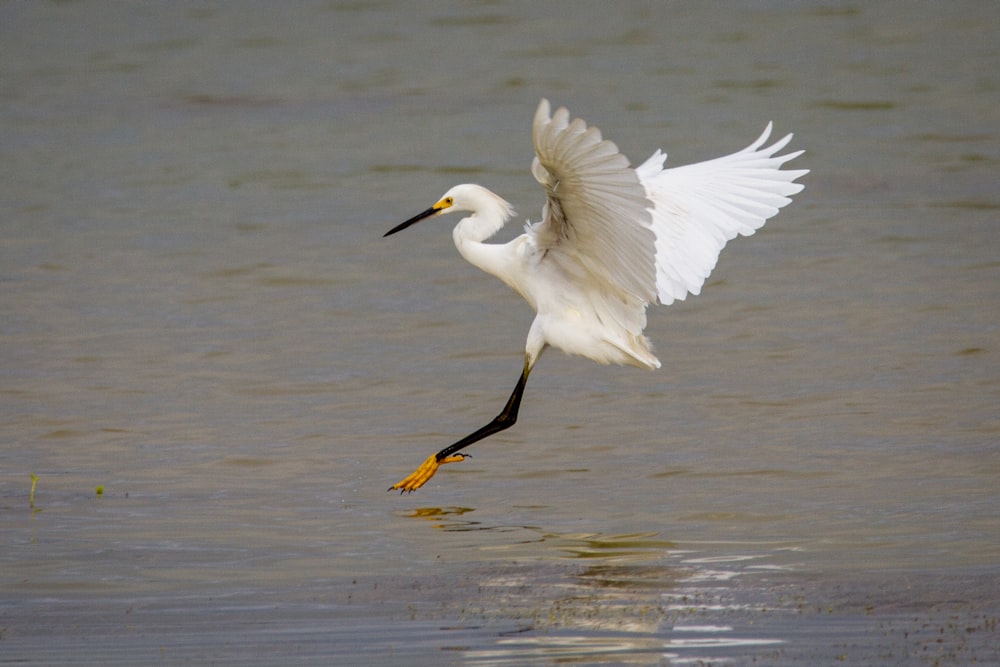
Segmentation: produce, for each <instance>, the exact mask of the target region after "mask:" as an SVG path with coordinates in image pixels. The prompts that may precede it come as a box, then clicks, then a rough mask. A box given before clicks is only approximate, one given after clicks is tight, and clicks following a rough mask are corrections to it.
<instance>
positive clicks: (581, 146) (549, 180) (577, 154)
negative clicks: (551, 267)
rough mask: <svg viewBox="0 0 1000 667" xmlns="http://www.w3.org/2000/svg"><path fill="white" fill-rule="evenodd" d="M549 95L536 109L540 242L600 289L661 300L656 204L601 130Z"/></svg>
mask: <svg viewBox="0 0 1000 667" xmlns="http://www.w3.org/2000/svg"><path fill="white" fill-rule="evenodd" d="M549 109H550V107H549V103H548V100H544V99H543V100H542V102H541V104H539V105H538V111H536V112H535V120H534V124H533V126H532V135H533V139H534V144H535V154H536V157H535V159H534V161H533V163H532V165H531V171H532V173H533V174H534V176H535V178H536V179H537V180H538V182H539V183H541V184H542V186H543V187H544V188H545V194H546V197H547V201H546V205H545V212H544V215H543V219H542V221H541V222H539V223H537V224H535V225H533V226H531V227H530V228H529V233H530V234H531V235H532V237H533V239H534V241H535V244H536V247H537V248H538V250H539V251H540V252H541V253H544V254H546V255H547V261H555V262H557V263H558V264H559V265H560V266H562V267H564V268H565V269H566V270H570V271H574V272H576V273H579V272H580V270H581V269H582V270H583V271H584V272H585V275H583V276H580V277H581V278H582V279H586V280H588V281H589V282H591V284H592V285H593V287H594V288H595V291H598V292H600V293H602V294H604V295H607V296H613V297H615V298H616V299H618V300H621V302H628V303H629V304H630V305H631V306H633V307H632V308H630V310H635V309H636V308H635V307H638V310H639V311H640V312H639V313H635V314H636V315H638V316H639V317H640V318H641V320H642V321H641V323H639V322H635V323H633V325H632V326H630V327H629V328H630V329H631V328H634V327H635V326H638V327H639V331H641V330H642V326H644V324H645V316H644V308H645V305H646V304H647V303H650V302H654V301H655V300H656V271H655V263H654V251H655V247H654V241H655V236H654V234H653V230H652V228H651V224H652V216H651V214H650V211H649V209H650V207H651V204H650V202H649V200H648V199H647V198H646V191H645V189H644V188H643V186H642V184H641V183H640V182H639V178H638V175H637V174H636V172H635V170H634V169H632V168H631V167H630V166H629V162H628V159H627V158H626V157H625V156H624V155H622V154H621V153H619V152H618V147H617V146H615V144H614V143H612V142H610V141H606V140H604V139H602V138H601V131H600V130H598V129H597V128H596V127H587V124H586V123H585V122H584V121H583V120H581V119H579V118H577V119H575V120H573V121H572V122H570V116H569V111H567V110H566V109H565V108H560V109H558V110H557V111H556V112H555V115H554V116H550V115H549Z"/></svg>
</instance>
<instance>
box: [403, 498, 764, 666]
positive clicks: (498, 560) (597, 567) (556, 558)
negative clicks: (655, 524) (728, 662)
mask: <svg viewBox="0 0 1000 667" xmlns="http://www.w3.org/2000/svg"><path fill="white" fill-rule="evenodd" d="M474 512H475V509H474V508H470V507H459V506H449V507H421V508H415V509H411V510H407V511H401V512H399V515H400V516H404V517H407V518H413V519H421V520H424V521H427V522H429V524H430V525H432V526H433V528H435V529H437V530H442V531H446V532H457V533H467V532H470V531H499V532H505V533H512V535H510V536H509V539H506V540H499V542H500V543H497V542H496V541H493V542H491V543H489V544H483V545H481V546H480V547H479V548H478V550H477V554H476V555H474V556H473V555H472V554H469V555H470V559H471V560H472V561H473V562H469V563H467V565H468V570H467V571H466V574H465V576H464V577H462V579H461V581H456V580H454V579H452V581H451V585H450V586H449V587H448V589H447V593H443V594H444V595H445V596H446V597H448V598H449V601H450V602H451V603H454V604H458V605H459V606H460V607H461V608H462V610H463V619H464V621H465V622H466V623H468V622H470V621H475V622H476V623H477V624H478V623H482V625H481V626H480V625H477V626H476V627H477V628H478V627H483V628H485V627H494V628H495V627H497V626H499V628H500V629H501V631H500V632H498V633H497V634H492V635H484V636H482V637H479V638H478V641H477V640H472V641H469V642H468V643H467V644H466V645H465V647H464V657H465V659H466V660H467V661H468V662H469V664H477V663H478V662H479V661H483V662H484V663H486V662H488V663H490V664H536V663H540V662H544V663H545V664H549V662H548V661H550V660H560V661H570V662H572V661H590V660H593V659H595V658H597V657H600V658H601V659H612V656H614V657H616V658H619V659H620V658H624V657H625V656H628V658H629V660H630V661H634V660H638V661H639V662H647V661H651V662H654V663H655V662H657V661H659V660H660V659H662V658H663V657H664V656H668V655H669V656H671V657H675V658H681V657H684V658H686V659H694V660H697V659H702V658H705V659H708V658H709V657H710V654H703V653H702V651H703V650H705V649H706V648H707V649H709V650H710V651H712V652H718V651H722V654H723V655H725V652H726V651H731V652H734V653H733V655H736V653H735V652H738V651H740V650H746V648H748V647H751V646H762V645H766V646H772V645H775V644H780V643H782V640H781V639H780V638H778V637H776V636H775V635H774V634H759V633H757V632H756V631H754V630H753V623H752V621H753V619H751V618H749V617H748V618H745V619H741V620H743V621H745V623H744V624H743V625H744V626H745V627H744V628H739V629H735V630H734V627H733V619H732V618H730V619H729V620H728V621H727V623H723V622H721V619H722V617H724V616H726V615H727V614H729V615H732V614H744V615H745V611H744V607H743V606H742V605H741V604H738V603H736V602H734V601H733V600H731V597H732V589H733V586H734V585H735V583H736V579H738V578H741V577H742V576H743V575H744V574H748V572H749V570H748V569H747V563H748V561H747V558H748V557H747V556H746V555H738V554H733V555H732V558H731V559H726V558H721V557H720V558H712V559H705V558H697V557H696V556H702V557H703V556H705V554H703V553H702V554H697V553H693V552H692V551H690V550H688V549H684V548H681V547H680V546H678V544H677V543H676V542H675V541H673V540H669V539H665V538H664V537H662V536H661V535H660V534H659V533H657V532H636V533H628V534H618V535H609V534H601V533H569V532H565V533H559V532H554V531H552V530H546V529H542V528H540V527H537V526H526V525H513V524H511V525H503V524H494V523H491V522H488V521H478V520H476V519H474V518H473V516H471V515H473V513H474ZM484 555H486V556H487V558H485V559H483V558H482V556H484ZM751 560H753V559H752V558H751ZM751 567H752V566H751ZM455 596H457V598H460V600H459V601H456V599H457V598H456V599H451V598H453V597H455ZM505 626H509V627H506V629H504V628H505ZM470 627H471V626H470ZM714 657H719V654H718V653H716V654H715V656H714ZM491 661H493V662H491Z"/></svg>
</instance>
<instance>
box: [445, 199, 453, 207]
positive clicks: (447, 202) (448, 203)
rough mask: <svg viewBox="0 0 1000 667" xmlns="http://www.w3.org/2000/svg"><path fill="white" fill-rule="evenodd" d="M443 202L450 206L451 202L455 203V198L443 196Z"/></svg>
mask: <svg viewBox="0 0 1000 667" xmlns="http://www.w3.org/2000/svg"><path fill="white" fill-rule="evenodd" d="M444 203H445V204H447V205H448V206H451V205H452V204H454V203H455V199H454V198H453V197H445V198H444Z"/></svg>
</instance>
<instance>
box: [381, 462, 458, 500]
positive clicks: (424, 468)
mask: <svg viewBox="0 0 1000 667" xmlns="http://www.w3.org/2000/svg"><path fill="white" fill-rule="evenodd" d="M464 460H465V454H453V455H452V456H446V457H445V458H443V459H441V460H440V461H438V458H437V454H431V455H430V456H429V457H428V458H427V460H426V461H424V462H423V463H421V464H420V467H419V468H417V469H416V470H414V471H413V472H412V473H410V476H409V477H407V478H406V479H404V480H403V481H401V482H398V483H396V484H393V485H392V486H390V487H389V491H395V490H397V489H399V492H400V493H401V494H402V493H413V492H414V491H416V490H417V489H419V488H420V487H421V486H423V485H424V484H426V483H427V480H429V479H430V478H431V477H433V476H434V473H436V472H437V470H438V467H439V466H442V465H444V464H445V463H457V462H458V461H464Z"/></svg>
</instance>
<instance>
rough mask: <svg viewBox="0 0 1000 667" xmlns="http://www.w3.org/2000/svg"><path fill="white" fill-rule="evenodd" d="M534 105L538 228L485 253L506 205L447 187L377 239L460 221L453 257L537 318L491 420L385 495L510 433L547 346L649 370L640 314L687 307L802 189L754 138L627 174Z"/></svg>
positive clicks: (506, 214) (614, 154) (592, 141)
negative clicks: (439, 218) (736, 242)
mask: <svg viewBox="0 0 1000 667" xmlns="http://www.w3.org/2000/svg"><path fill="white" fill-rule="evenodd" d="M549 109H550V108H549V103H548V101H547V100H544V99H543V100H542V101H541V104H539V105H538V111H537V112H536V113H535V119H534V123H533V125H532V137H533V140H534V145H535V154H536V155H535V158H534V161H533V162H532V165H531V173H532V174H534V176H535V179H537V180H538V182H539V183H541V185H542V187H543V188H544V189H545V197H546V202H545V206H544V208H543V209H542V219H541V221H540V222H536V223H533V224H532V223H530V222H529V223H528V224H527V225H526V227H525V233H524V234H522V235H521V236H518V237H517V238H515V239H514V240H513V241H510V242H509V243H503V244H496V243H493V244H488V243H484V241H486V240H487V239H489V238H490V237H491V236H493V235H494V234H495V233H496V232H497V231H499V230H500V228H501V227H503V225H504V223H506V222H507V220H508V219H509V218H510V217H511V216H512V215H513V213H514V211H513V209H512V207H511V205H510V204H508V203H507V202H506V201H504V200H503V199H502V198H500V197H499V196H497V195H495V194H493V193H492V192H490V191H489V190H487V189H486V188H484V187H481V186H479V185H471V184H464V185H456V186H455V187H453V188H451V189H450V190H448V191H447V192H446V193H444V196H443V197H441V199H440V200H438V202H437V203H436V204H434V205H433V206H431V207H430V208H429V209H427V210H426V211H424V212H423V213H420V214H418V215H416V216H414V217H412V218H410V219H409V220H407V221H406V222H403V223H402V224H400V225H397V226H396V227H394V228H393V229H391V230H389V231H388V232H387V233H386V234H385V236H389V235H390V234H395V233H396V232H399V231H401V230H403V229H406V228H407V227H409V226H410V225H413V224H414V223H417V222H419V221H421V220H424V219H426V218H430V217H433V216H436V215H441V214H444V213H452V212H454V211H466V212H469V213H471V215H469V216H468V217H465V218H462V219H461V220H460V221H459V222H458V224H457V225H456V226H455V229H454V232H453V233H452V236H453V238H454V240H455V246H456V247H457V248H458V252H459V253H461V255H462V256H463V257H464V258H465V259H466V260H468V261H469V262H471V263H472V264H474V265H475V266H477V267H479V268H480V269H482V270H483V271H485V272H487V273H490V274H493V275H494V276H496V277H497V278H499V279H500V280H502V281H503V282H505V283H507V285H509V286H510V287H512V288H513V289H514V290H515V291H516V292H517V293H518V294H520V295H521V296H522V297H524V299H525V300H526V301H527V302H528V303H529V304H531V306H532V307H533V308H534V309H535V312H536V316H535V319H534V321H533V322H532V323H531V328H530V329H529V330H528V340H527V343H526V344H525V350H524V366H523V368H522V370H521V377H520V378H519V379H518V381H517V385H516V386H515V387H514V391H513V393H512V394H511V395H510V398H509V399H508V400H507V404H506V405H504V407H503V410H501V411H500V414H498V415H497V416H496V417H495V418H494V419H493V421H491V422H490V423H488V424H486V425H485V426H483V427H482V428H480V429H479V430H477V431H475V432H473V433H471V434H469V435H467V436H466V437H464V438H462V439H461V440H459V441H458V442H456V443H454V444H453V445H451V446H449V447H446V448H444V449H442V450H441V451H440V452H438V453H436V454H434V455H432V456H430V457H429V458H428V459H427V460H426V461H424V462H423V464H421V465H420V467H418V468H417V469H416V470H415V471H414V472H413V474H411V475H410V476H408V477H406V478H405V479H403V480H402V481H400V482H399V483H397V484H393V485H392V486H391V487H389V490H390V491H393V490H399V491H400V493H402V492H412V491H414V490H416V489H418V488H420V487H421V486H423V485H424V484H425V483H426V482H427V480H429V479H430V478H431V477H432V476H433V475H434V473H435V472H437V469H438V467H439V466H440V465H442V464H445V463H453V462H456V461H462V460H463V459H464V458H465V456H466V455H465V454H460V453H459V450H461V449H464V448H465V447H468V446H469V445H471V444H472V443H474V442H477V441H479V440H482V439H483V438H485V437H487V436H490V435H492V434H494V433H497V432H498V431H502V430H504V429H506V428H509V427H510V426H512V425H513V424H514V422H515V421H516V420H517V412H518V408H519V407H520V404H521V397H522V395H523V394H524V387H525V384H526V383H527V381H528V375H529V374H530V373H531V369H532V368H534V366H535V363H536V362H537V361H538V358H539V357H540V356H541V354H542V352H544V351H545V349H546V348H547V347H550V346H551V347H555V348H558V349H560V350H562V351H563V352H566V353H569V354H576V355H580V356H583V357H587V358H588V359H593V360H594V361H596V362H598V363H601V364H612V363H614V364H629V365H632V366H638V367H640V368H650V369H652V368H659V366H660V361H659V360H658V359H657V358H656V356H655V355H654V354H653V350H652V347H651V345H650V342H649V340H648V339H647V338H646V337H645V336H644V335H643V329H645V327H646V306H647V305H649V304H650V303H657V302H658V303H661V304H664V305H668V304H670V303H672V302H673V301H674V299H684V298H685V297H686V296H687V294H688V293H690V294H698V293H699V292H700V291H701V287H702V284H703V283H704V282H705V279H706V278H707V277H708V274H709V273H710V272H711V271H712V269H713V268H715V263H716V260H717V259H718V256H719V253H720V252H721V251H722V248H723V246H725V245H726V242H727V241H729V240H730V239H732V238H734V237H735V236H737V235H738V234H739V235H744V236H749V235H750V234H753V233H754V231H756V230H757V229H759V228H760V227H761V225H763V224H764V222H765V221H766V220H767V219H768V218H770V217H771V216H773V215H775V214H776V213H777V212H778V209H780V208H781V207H783V206H785V205H786V204H788V203H789V202H790V201H791V199H789V197H790V196H791V195H793V194H795V193H797V192H799V191H800V190H802V187H803V186H802V185H801V184H798V183H794V181H795V179H797V178H799V177H800V176H802V175H804V174H806V173H808V171H807V170H805V169H800V170H781V166H782V165H783V164H784V163H785V162H787V161H789V160H791V159H792V158H795V157H797V156H798V155H801V153H802V151H797V152H794V153H786V154H784V155H776V153H778V151H780V150H781V149H783V148H784V147H785V146H786V145H788V143H789V141H791V139H792V135H791V134H789V135H787V136H785V137H784V138H783V139H780V140H779V141H776V142H775V143H772V144H771V145H770V146H765V145H764V144H765V142H766V141H767V139H768V137H769V136H770V133H771V124H770V123H768V125H767V128H766V129H765V130H764V132H763V134H761V135H760V137H759V138H758V139H757V140H756V141H755V142H753V143H752V144H750V145H749V146H748V147H746V148H744V149H743V150H741V151H739V152H737V153H733V154H732V155H727V156H725V157H720V158H716V159H714V160H708V161H705V162H699V163H696V164H691V165H687V166H683V167H676V168H672V169H664V168H663V165H664V161H665V160H666V157H667V156H666V154H665V153H663V152H662V151H659V150H657V151H656V152H655V153H653V155H652V157H650V158H649V159H648V160H646V161H645V162H644V163H642V164H641V165H639V166H638V167H637V168H634V169H633V168H632V167H630V165H629V161H628V159H627V158H626V157H625V156H624V155H622V154H621V153H619V152H618V147H617V146H615V144H614V143H612V142H611V141H607V140H605V139H602V137H601V132H600V130H598V129H597V128H596V127H593V126H591V127H588V126H587V124H586V123H585V122H584V121H583V120H582V119H579V118H577V119H575V120H571V119H570V115H569V111H567V110H566V109H565V108H561V109H558V110H557V111H556V112H555V115H550V113H549Z"/></svg>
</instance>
